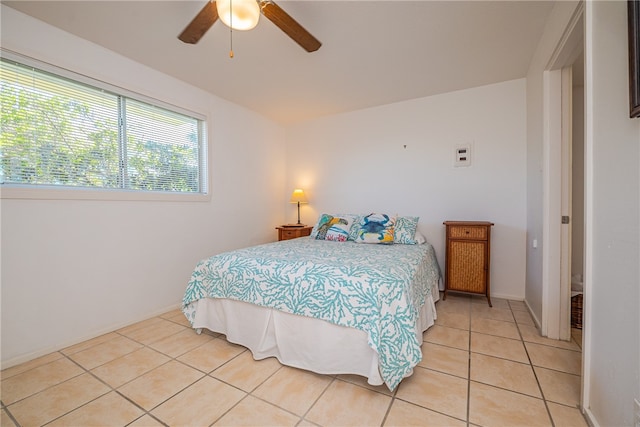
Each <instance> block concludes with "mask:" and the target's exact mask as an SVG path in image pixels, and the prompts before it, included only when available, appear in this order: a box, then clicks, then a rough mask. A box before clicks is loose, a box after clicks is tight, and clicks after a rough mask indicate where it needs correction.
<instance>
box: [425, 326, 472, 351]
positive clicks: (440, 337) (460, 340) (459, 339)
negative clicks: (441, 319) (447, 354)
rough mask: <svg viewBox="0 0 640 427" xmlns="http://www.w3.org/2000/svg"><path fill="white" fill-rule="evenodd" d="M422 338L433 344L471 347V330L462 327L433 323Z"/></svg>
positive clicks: (466, 348) (463, 348) (463, 347)
mask: <svg viewBox="0 0 640 427" xmlns="http://www.w3.org/2000/svg"><path fill="white" fill-rule="evenodd" d="M422 338H423V340H424V341H426V342H430V343H432V344H440V345H446V346H448V347H454V348H459V349H460V350H468V349H469V331H465V330H462V329H456V328H447V327H445V326H438V325H433V326H432V327H430V328H429V329H427V330H426V332H424V334H423V335H422Z"/></svg>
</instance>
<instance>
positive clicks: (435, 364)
mask: <svg viewBox="0 0 640 427" xmlns="http://www.w3.org/2000/svg"><path fill="white" fill-rule="evenodd" d="M418 365H419V366H422V367H423V368H429V369H433V370H434V371H440V372H444V373H445V374H451V375H455V376H457V377H462V378H469V352H468V351H465V350H458V349H457V348H451V347H445V346H442V345H438V344H432V343H429V342H425V343H423V344H422V360H421V361H420V363H419V364H418Z"/></svg>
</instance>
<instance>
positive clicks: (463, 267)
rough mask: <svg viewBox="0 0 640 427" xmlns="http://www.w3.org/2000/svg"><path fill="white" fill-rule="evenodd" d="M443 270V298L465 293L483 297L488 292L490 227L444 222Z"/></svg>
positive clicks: (488, 295) (482, 224) (479, 222)
mask: <svg viewBox="0 0 640 427" xmlns="http://www.w3.org/2000/svg"><path fill="white" fill-rule="evenodd" d="M444 225H445V226H446V232H447V240H446V259H445V263H446V268H445V275H444V284H445V288H444V297H443V299H445V300H446V299H447V292H449V291H452V292H469V293H474V294H483V295H486V297H487V301H488V303H489V307H491V295H490V292H489V276H490V274H489V259H490V254H491V250H490V249H491V248H490V246H491V226H493V223H491V222H486V221H445V222H444Z"/></svg>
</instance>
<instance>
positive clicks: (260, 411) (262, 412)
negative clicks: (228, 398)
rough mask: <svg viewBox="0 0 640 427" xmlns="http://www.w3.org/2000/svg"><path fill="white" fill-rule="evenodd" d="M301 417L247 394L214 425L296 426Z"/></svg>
mask: <svg viewBox="0 0 640 427" xmlns="http://www.w3.org/2000/svg"><path fill="white" fill-rule="evenodd" d="M298 421H300V417H297V416H295V415H293V414H291V413H289V412H287V411H284V410H282V409H280V408H278V407H276V406H274V405H271V404H269V403H267V402H263V401H262V400H260V399H257V398H255V397H253V396H247V397H246V398H245V399H243V400H242V401H241V402H240V403H238V404H237V405H236V406H234V407H233V408H232V409H231V410H230V411H229V412H227V413H226V414H225V415H224V416H223V417H222V418H220V419H219V420H218V421H217V422H216V423H215V424H214V425H216V426H255V427H257V426H283V427H284V426H292V427H293V426H295V425H296V424H297V423H298Z"/></svg>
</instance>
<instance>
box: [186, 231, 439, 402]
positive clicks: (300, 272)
mask: <svg viewBox="0 0 640 427" xmlns="http://www.w3.org/2000/svg"><path fill="white" fill-rule="evenodd" d="M439 280H440V268H439V266H438V263H437V260H436V256H435V251H434V249H433V247H432V246H431V245H430V244H429V243H424V244H391V245H371V244H361V243H356V242H354V241H330V240H318V239H315V238H313V237H302V238H298V239H292V240H285V241H280V242H275V243H268V244H263V245H259V246H254V247H250V248H245V249H239V250H236V251H232V252H227V253H223V254H219V255H216V256H213V257H211V258H207V259H204V260H202V261H200V262H199V263H198V264H197V265H196V267H195V269H194V271H193V273H192V275H191V279H190V281H189V283H188V285H187V289H186V291H185V294H184V299H183V312H184V314H185V316H186V317H187V319H188V320H189V322H190V323H191V325H192V327H193V328H195V329H196V330H200V329H201V328H206V329H209V330H211V331H214V332H218V333H221V334H224V335H226V337H227V339H228V340H229V341H230V342H234V343H237V344H240V345H243V346H245V347H247V348H249V349H250V350H251V352H252V353H253V356H254V358H255V359H258V360H259V359H263V358H267V357H276V358H278V360H280V362H281V363H283V364H285V365H289V366H293V367H297V368H301V369H306V370H310V371H313V372H317V373H321V374H355V375H361V376H364V377H366V378H367V381H368V382H369V383H370V384H372V385H381V384H386V385H387V387H389V389H390V390H393V389H395V387H397V385H398V384H399V383H400V381H401V380H402V379H403V378H405V377H407V376H409V375H411V374H412V372H413V368H414V367H415V366H416V365H417V364H418V363H419V362H420V360H421V359H422V352H421V345H422V333H423V331H425V330H426V329H427V328H429V327H430V326H431V325H433V322H434V320H435V317H436V311H435V302H436V301H437V299H438V295H439V293H438V284H439Z"/></svg>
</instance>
